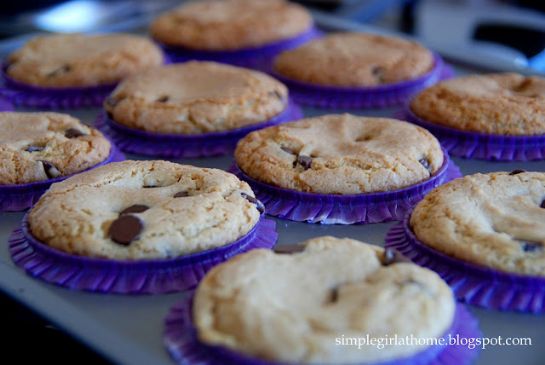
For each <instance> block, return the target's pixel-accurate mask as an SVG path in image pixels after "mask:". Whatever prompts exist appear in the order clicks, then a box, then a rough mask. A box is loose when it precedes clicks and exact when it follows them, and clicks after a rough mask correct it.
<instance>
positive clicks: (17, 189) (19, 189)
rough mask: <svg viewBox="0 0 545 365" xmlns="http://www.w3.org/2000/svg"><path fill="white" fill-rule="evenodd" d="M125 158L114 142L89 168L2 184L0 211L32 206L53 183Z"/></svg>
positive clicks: (18, 209)
mask: <svg viewBox="0 0 545 365" xmlns="http://www.w3.org/2000/svg"><path fill="white" fill-rule="evenodd" d="M123 160H125V155H124V154H123V153H121V152H120V151H119V150H118V149H117V147H116V146H115V145H114V144H113V143H112V144H111V149H110V154H109V155H108V157H107V158H106V159H105V160H104V161H102V162H100V163H98V164H96V165H95V166H91V167H89V168H88V169H85V170H83V171H80V172H77V173H75V174H71V175H67V176H59V177H56V178H54V179H48V180H43V181H36V182H32V183H28V184H12V185H0V212H20V211H22V210H25V209H28V208H30V207H31V206H32V205H34V203H36V202H37V201H38V199H40V197H41V196H42V195H43V194H44V193H45V192H46V191H47V189H49V187H50V186H51V184H54V183H57V182H60V181H62V180H66V179H68V178H69V177H71V176H74V175H77V174H81V173H82V172H85V171H89V170H92V169H94V168H97V167H100V166H103V165H106V164H108V163H110V162H118V161H123Z"/></svg>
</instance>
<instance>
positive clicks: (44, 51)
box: [0, 34, 163, 109]
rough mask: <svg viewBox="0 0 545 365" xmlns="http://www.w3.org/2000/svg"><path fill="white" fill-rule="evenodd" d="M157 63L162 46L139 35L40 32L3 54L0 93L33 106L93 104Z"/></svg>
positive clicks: (66, 106)
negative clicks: (45, 33) (46, 33)
mask: <svg viewBox="0 0 545 365" xmlns="http://www.w3.org/2000/svg"><path fill="white" fill-rule="evenodd" d="M162 63H163V54H162V52H161V50H160V49H159V48H158V47H157V46H156V45H154V44H153V43H152V42H151V41H149V40H148V39H146V38H143V37H139V36H134V35H128V34H108V35H82V34H71V35H60V34H58V35H47V36H40V37H36V38H33V39H31V40H30V41H28V42H27V43H26V44H25V45H24V46H23V47H21V48H20V49H18V50H17V51H15V52H13V53H12V54H10V55H9V56H8V58H7V59H6V61H5V63H4V67H3V78H4V85H3V87H2V89H1V90H0V94H2V95H4V96H6V97H8V98H9V99H11V100H12V101H13V102H14V103H15V104H16V105H22V106H28V107H36V108H48V109H58V108H77V107H88V106H98V105H100V104H101V103H102V102H103V100H104V98H105V97H106V96H107V95H108V93H109V92H111V91H112V89H113V88H114V87H115V85H116V84H117V83H118V82H119V81H121V80H122V79H123V78H125V77H127V76H129V75H132V74H135V73H138V72H140V71H142V70H143V69H146V68H149V67H154V66H158V65H160V64H162Z"/></svg>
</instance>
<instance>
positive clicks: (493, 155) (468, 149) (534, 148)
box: [400, 105, 545, 161]
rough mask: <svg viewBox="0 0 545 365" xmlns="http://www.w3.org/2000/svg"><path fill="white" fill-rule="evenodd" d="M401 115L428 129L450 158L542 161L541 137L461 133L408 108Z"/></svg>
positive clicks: (543, 140)
mask: <svg viewBox="0 0 545 365" xmlns="http://www.w3.org/2000/svg"><path fill="white" fill-rule="evenodd" d="M401 115H403V119H405V120H407V121H408V122H411V123H413V124H417V125H419V126H421V127H423V128H426V129H427V130H429V131H430V132H431V133H432V134H433V135H434V136H435V137H437V139H438V140H439V142H441V144H442V145H443V147H444V148H445V149H446V150H447V151H448V152H449V153H450V154H451V155H452V156H456V157H463V158H471V159H480V160H488V161H535V160H545V134H541V135H536V136H502V135H494V134H485V133H477V132H465V131H461V130H457V129H454V128H449V127H444V126H441V125H438V124H435V123H431V122H428V121H426V120H424V119H422V118H419V117H418V116H416V114H414V113H413V112H412V110H411V108H410V107H409V106H408V105H407V106H406V107H405V110H404V112H403V113H400V116H401Z"/></svg>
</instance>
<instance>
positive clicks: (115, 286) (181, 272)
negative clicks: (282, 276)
mask: <svg viewBox="0 0 545 365" xmlns="http://www.w3.org/2000/svg"><path fill="white" fill-rule="evenodd" d="M277 237H278V234H277V233H276V224H275V223H274V221H272V220H269V219H265V218H263V217H261V218H260V220H259V222H258V223H257V224H256V225H255V226H254V227H253V228H252V229H251V230H250V232H248V233H247V234H246V235H244V236H242V237H241V238H239V239H238V240H236V241H234V242H232V243H229V244H227V245H224V246H221V247H217V248H213V249H209V250H206V251H201V252H197V253H192V254H188V255H184V256H180V257H176V258H170V259H146V260H114V259H103V258H90V257H84V256H76V255H70V254H68V253H65V252H62V251H60V250H57V249H54V248H52V247H50V246H48V245H46V244H44V243H42V242H40V241H38V240H37V239H36V238H34V237H33V236H32V234H31V232H30V230H29V226H28V221H27V216H26V215H25V218H24V219H23V222H22V225H21V227H19V228H16V229H15V230H14V231H13V232H12V234H11V236H10V238H9V250H10V254H11V258H12V260H13V262H15V264H16V265H17V266H19V267H20V268H22V269H23V270H25V271H26V273H27V274H28V275H31V276H33V277H35V278H38V279H40V280H43V281H46V282H48V283H51V284H55V285H58V286H61V287H64V288H67V289H72V290H84V291H90V292H97V293H112V294H162V293H170V292H177V291H182V290H188V289H192V288H194V287H196V285H197V284H198V282H199V280H200V279H201V278H202V277H203V276H204V275H205V274H206V272H207V271H208V270H210V269H211V268H212V267H213V266H215V265H216V264H218V263H220V262H223V261H225V260H227V259H229V258H231V257H233V256H235V255H238V254H240V253H243V252H246V251H249V250H252V249H254V248H271V247H273V246H274V244H275V243H276V239H277Z"/></svg>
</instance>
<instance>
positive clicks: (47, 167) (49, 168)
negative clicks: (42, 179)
mask: <svg viewBox="0 0 545 365" xmlns="http://www.w3.org/2000/svg"><path fill="white" fill-rule="evenodd" d="M40 162H41V163H42V166H43V167H44V172H45V174H46V175H47V177H48V178H50V179H54V178H56V177H59V176H61V172H60V171H59V169H57V168H56V167H55V165H53V164H52V163H51V162H47V161H40Z"/></svg>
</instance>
